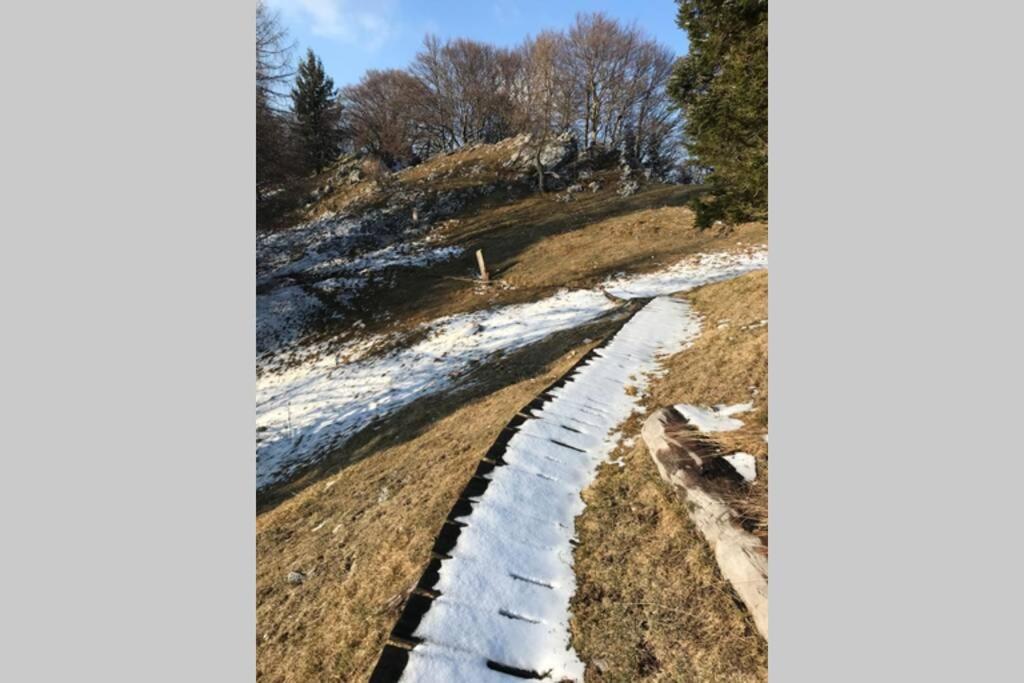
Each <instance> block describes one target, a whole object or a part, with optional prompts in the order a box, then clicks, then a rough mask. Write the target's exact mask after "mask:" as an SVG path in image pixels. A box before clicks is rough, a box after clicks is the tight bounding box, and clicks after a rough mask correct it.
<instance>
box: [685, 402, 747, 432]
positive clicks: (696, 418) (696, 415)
mask: <svg viewBox="0 0 1024 683" xmlns="http://www.w3.org/2000/svg"><path fill="white" fill-rule="evenodd" d="M753 407H754V404H753V403H737V404H736V405H732V406H726V405H718V406H715V407H714V408H705V407H703V406H691V405H688V404H686V403H677V404H676V405H675V406H674V408H675V409H676V410H677V411H678V412H679V414H680V415H682V416H683V417H685V418H686V419H687V421H688V422H689V423H690V424H692V425H693V426H694V427H696V428H697V429H698V430H700V431H702V432H732V431H735V430H737V429H739V428H740V427H742V426H743V421H742V420H738V419H736V418H735V417H732V416H733V415H736V414H737V413H745V412H747V411H749V410H751V409H752V408H753Z"/></svg>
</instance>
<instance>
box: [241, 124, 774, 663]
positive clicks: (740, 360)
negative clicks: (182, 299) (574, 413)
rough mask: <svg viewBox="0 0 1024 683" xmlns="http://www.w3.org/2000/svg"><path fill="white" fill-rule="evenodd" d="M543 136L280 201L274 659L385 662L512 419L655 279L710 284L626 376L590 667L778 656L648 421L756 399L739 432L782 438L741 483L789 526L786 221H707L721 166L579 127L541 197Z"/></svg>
mask: <svg viewBox="0 0 1024 683" xmlns="http://www.w3.org/2000/svg"><path fill="white" fill-rule="evenodd" d="M523 141H524V140H523V138H513V139H510V140H506V141H504V142H502V143H498V144H496V145H476V146H473V147H470V148H467V149H464V150H461V151H459V152H456V153H453V154H449V155H440V156H437V157H434V158H432V159H429V160H427V161H426V162H424V163H422V164H420V165H418V166H415V167H412V168H409V169H406V170H404V171H400V172H398V173H395V174H385V173H381V172H380V171H379V170H377V169H373V168H366V167H364V165H362V164H361V163H360V162H359V161H358V160H354V159H343V160H340V161H339V162H338V163H337V164H335V165H334V166H333V167H331V168H329V169H328V170H326V171H325V172H324V173H322V174H319V175H318V176H316V177H313V178H308V179H306V180H304V181H303V182H301V183H299V184H297V185H296V186H294V187H288V188H280V189H279V190H278V191H277V192H275V193H274V194H273V195H272V196H271V197H270V198H269V199H268V200H266V202H265V203H264V205H263V206H262V207H261V209H260V222H261V225H260V227H261V229H260V232H259V235H258V238H257V242H258V264H257V293H258V297H257V298H258V304H257V305H258V328H259V329H258V335H257V336H258V351H259V358H258V368H257V371H258V383H257V476H258V484H259V491H258V495H257V500H258V504H259V515H258V518H257V531H258V535H257V553H258V577H257V610H258V635H257V638H258V640H257V643H258V646H257V647H258V649H257V652H258V670H259V677H260V680H264V681H300V680H321V679H328V678H332V679H340V680H353V681H355V680H367V678H368V677H369V674H370V671H371V670H372V669H373V668H374V666H375V665H376V662H377V658H378V656H379V655H380V653H381V650H382V648H383V647H384V645H385V642H386V641H387V639H388V636H389V633H390V631H391V629H392V628H393V627H394V626H395V622H396V619H397V618H398V616H399V614H400V612H401V610H402V606H403V604H404V603H405V600H406V598H407V596H408V595H409V591H410V590H411V588H412V587H413V585H414V584H416V582H417V580H418V579H419V578H420V574H421V573H422V572H423V570H424V567H425V566H426V564H427V561H428V560H429V558H430V552H431V547H432V545H433V544H434V541H435V535H436V534H437V531H438V529H439V528H441V527H442V523H443V522H444V520H445V518H446V516H447V515H448V512H449V509H451V507H452V504H453V502H455V500H456V499H457V498H458V495H459V491H460V490H461V489H462V488H463V486H465V484H466V481H467V480H469V478H470V476H471V475H472V473H473V471H474V470H475V469H477V465H478V462H479V461H480V458H481V456H483V455H484V454H485V453H486V452H488V449H489V447H490V446H491V444H492V442H494V440H495V438H496V437H497V436H498V435H499V433H502V432H503V427H504V426H505V425H506V424H508V423H509V421H510V420H511V419H512V418H513V417H514V416H515V415H516V414H517V412H519V411H520V409H521V407H522V406H524V405H527V404H529V403H530V402H531V401H532V400H533V399H534V398H535V397H536V396H537V394H538V393H539V392H541V391H542V390H544V388H545V387H547V386H548V385H550V384H551V383H552V382H553V381H554V380H555V379H557V378H559V377H561V376H562V375H563V374H564V373H565V372H566V371H568V370H569V369H570V368H571V367H572V366H573V365H574V363H576V362H577V361H578V360H579V359H580V358H581V357H583V355H584V354H586V353H587V352H588V351H590V350H591V349H593V348H594V347H595V346H597V345H599V344H602V343H603V342H604V340H607V339H610V338H611V337H613V336H614V335H615V334H616V333H617V331H618V330H620V329H627V328H628V324H629V323H628V321H629V320H630V319H632V317H633V316H636V315H638V313H637V312H638V311H639V310H641V308H642V307H643V306H644V302H646V301H647V300H648V299H649V297H656V296H658V297H664V296H666V295H671V294H673V293H676V292H686V291H688V290H693V291H692V292H691V293H690V294H687V295H686V298H687V300H688V301H689V304H688V308H687V311H688V312H687V313H686V315H687V316H688V318H687V320H690V321H691V322H690V323H687V324H688V325H691V327H692V329H693V334H694V335H695V336H694V337H693V338H692V339H690V340H689V341H686V342H685V344H684V345H683V347H682V350H679V351H678V352H675V353H674V355H671V356H669V357H668V358H666V359H664V360H659V361H658V363H659V367H661V368H662V369H661V370H660V371H659V372H655V374H654V375H653V376H652V377H651V379H650V380H649V381H647V380H644V381H642V382H641V381H640V379H638V378H635V377H633V375H631V374H630V373H629V372H627V373H626V375H629V379H628V381H629V382H632V381H636V382H639V384H637V385H636V387H635V388H633V389H629V391H631V392H633V393H632V394H629V395H636V397H637V398H636V400H637V401H639V403H638V408H637V410H638V411H641V412H638V413H636V414H634V415H633V417H630V418H629V419H627V420H626V421H625V422H623V423H622V424H620V425H618V427H617V429H616V430H614V431H615V439H614V440H612V441H607V443H608V449H609V451H608V452H610V453H611V449H612V448H614V453H611V459H612V460H616V461H617V463H618V464H612V465H601V466H600V467H598V468H597V469H596V470H594V474H596V479H594V481H593V483H591V484H590V485H589V486H587V484H586V482H587V481H589V479H587V478H586V477H585V478H584V479H581V480H580V481H581V484H580V485H581V486H583V487H584V488H583V489H582V493H583V500H584V501H585V502H586V508H585V509H583V512H582V515H581V516H579V517H577V518H576V534H575V540H574V541H573V545H574V546H575V550H574V551H573V555H574V557H575V565H576V570H575V575H576V578H575V581H576V590H575V593H574V594H572V593H569V594H566V599H568V597H569V595H572V605H571V622H570V624H569V626H570V630H571V638H572V645H573V647H574V649H575V651H576V652H577V653H578V654H579V656H580V658H581V660H582V661H583V663H584V664H586V678H587V680H648V679H649V680H655V679H659V678H660V679H664V680H679V679H684V680H689V679H704V680H707V679H708V678H709V677H711V678H715V679H719V678H727V679H733V680H761V679H763V678H765V676H766V665H765V652H766V647H765V644H764V642H763V640H761V639H760V638H759V636H758V635H757V633H756V631H755V630H754V629H753V627H752V625H751V622H750V618H749V615H746V614H745V612H744V610H743V609H742V608H741V607H738V606H737V604H736V603H735V602H734V599H733V597H732V594H731V591H730V589H729V587H728V585H727V584H725V583H724V582H723V581H722V579H721V578H720V577H718V576H717V573H716V571H717V570H716V567H715V565H714V559H713V558H712V557H711V556H710V554H709V551H708V549H707V547H706V546H705V545H704V544H703V543H702V542H701V541H700V539H699V537H697V536H696V535H695V533H694V531H693V530H692V528H689V527H688V521H687V519H686V512H685V508H684V506H683V505H682V503H681V502H680V501H679V500H678V498H677V497H676V495H675V494H673V492H672V490H671V489H670V488H668V487H667V486H666V485H665V484H663V482H661V480H660V479H658V476H657V472H656V471H654V467H653V464H652V462H651V460H650V457H649V456H648V455H647V454H646V452H645V451H644V448H643V444H642V443H640V442H639V440H638V439H637V433H638V431H639V422H638V419H639V418H640V417H642V416H643V414H644V412H643V411H646V410H649V409H651V408H652V407H654V406H655V405H671V404H673V403H682V402H686V403H687V404H693V405H698V406H715V405H718V404H739V403H744V402H751V401H752V402H753V403H754V406H753V407H752V409H751V412H749V413H747V414H745V415H743V416H741V417H742V418H743V421H744V422H745V425H746V426H745V427H744V428H743V429H741V430H738V431H735V432H728V433H725V434H723V435H722V436H721V437H717V436H716V437H715V438H716V439H718V440H719V441H721V443H722V444H723V445H724V446H725V447H727V448H730V449H736V450H738V449H740V448H742V449H743V450H744V451H745V452H746V453H750V454H752V456H753V457H754V458H755V459H756V462H757V466H758V470H757V473H758V477H757V478H756V479H755V480H754V481H753V482H752V483H751V485H750V486H748V487H745V488H744V489H743V495H742V496H738V497H737V498H736V499H735V500H734V501H733V502H734V503H735V505H736V506H737V508H738V509H740V510H741V512H742V513H743V515H744V518H745V520H746V522H745V523H746V524H747V525H748V526H749V527H750V528H752V529H756V530H758V532H759V533H762V534H764V535H766V533H767V520H766V510H764V509H763V500H764V497H763V493H764V491H766V482H767V477H766V474H767V444H766V439H765V438H763V437H764V435H765V433H766V428H767V412H766V400H767V386H766V347H767V328H766V327H765V326H764V324H763V322H762V321H764V320H765V319H766V317H767V316H766V311H765V307H766V304H765V302H766V299H765V296H764V295H765V292H766V291H767V290H766V287H767V278H766V277H765V274H764V273H763V272H760V273H759V272H753V271H757V270H760V269H763V268H764V266H765V264H766V254H765V246H766V241H767V227H766V226H765V225H764V224H758V223H750V224H743V225H739V226H730V227H726V226H717V227H715V228H711V229H708V230H703V231H700V230H697V229H696V228H695V227H694V222H693V213H692V212H691V210H690V209H689V208H688V207H687V205H686V204H687V202H688V201H689V200H690V199H691V198H692V197H693V196H694V195H695V194H696V193H698V192H699V188H695V187H692V186H680V185H671V184H663V183H659V182H657V181H655V180H652V179H646V178H644V177H643V175H642V174H641V173H640V172H639V171H635V170H634V171H626V170H624V169H623V168H621V167H620V166H618V165H617V163H616V161H615V159H614V158H612V157H610V156H609V157H607V158H604V159H600V160H597V161H596V162H587V163H580V162H577V161H574V159H575V158H576V154H575V151H576V150H575V149H574V146H573V144H572V141H571V140H568V139H563V140H559V141H557V142H555V143H553V144H552V146H551V148H550V149H548V150H546V151H545V155H544V158H545V166H546V168H547V172H548V178H547V182H548V185H549V186H550V187H551V188H552V191H551V192H548V193H546V194H541V193H538V192H537V191H536V190H535V183H536V178H535V176H534V175H532V173H531V169H530V166H529V164H528V163H525V160H524V158H523V155H522V153H521V150H522V145H523ZM478 249H479V250H482V251H483V254H484V257H485V259H486V264H487V268H488V271H489V273H490V281H489V282H488V283H486V284H485V283H482V282H480V281H478V273H477V266H476V260H475V256H474V254H475V252H476V251H477V250H478ZM745 273H749V274H745ZM719 281H721V282H719ZM715 282H719V284H712V283H715ZM624 325H626V326H627V328H624V327H623V326H624ZM652 334H653V332H652ZM624 377H625V375H624ZM627 388H628V387H627ZM627 393H628V392H627ZM631 400H632V399H631ZM573 438H575V437H573ZM602 438H603V437H602ZM609 438H611V437H609ZM602 443H604V441H602ZM602 448H604V447H602ZM602 452H604V451H602ZM602 459H607V458H602ZM595 462H596V461H595ZM590 476H592V475H587V477H590ZM574 495H575V496H576V498H577V499H578V497H579V493H576V494H574ZM569 519H570V520H571V519H572V517H570V518H569ZM625 558H628V560H625ZM292 572H298V573H299V574H300V575H301V577H302V578H301V579H299V578H297V577H294V576H293V581H289V580H288V577H289V575H290V573H292ZM680 633H682V634H683V635H680ZM510 680H512V679H510Z"/></svg>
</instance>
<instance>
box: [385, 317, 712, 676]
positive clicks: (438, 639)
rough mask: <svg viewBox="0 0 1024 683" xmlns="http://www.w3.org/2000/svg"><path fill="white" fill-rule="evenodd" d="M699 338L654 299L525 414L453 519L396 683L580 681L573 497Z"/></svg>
mask: <svg viewBox="0 0 1024 683" xmlns="http://www.w3.org/2000/svg"><path fill="white" fill-rule="evenodd" d="M699 331H700V323H699V321H698V318H697V316H696V315H694V314H693V313H692V311H691V309H690V307H689V305H688V304H687V303H685V302H683V301H679V300H676V299H670V298H657V299H654V300H653V301H651V302H650V303H649V304H647V306H645V307H644V308H643V309H642V310H640V311H639V312H638V313H637V314H636V315H635V316H633V318H632V319H631V320H630V321H629V322H627V323H626V324H625V325H624V326H623V327H622V329H621V330H620V331H619V332H618V333H617V334H616V335H615V336H614V338H613V339H612V340H611V341H610V342H609V343H608V344H607V345H606V346H604V347H602V348H601V349H600V350H599V351H598V352H597V354H596V356H595V357H594V358H593V359H591V360H589V361H587V362H586V363H584V364H583V365H581V366H580V367H579V368H578V369H577V370H576V371H575V373H574V374H573V375H572V376H571V378H570V379H569V381H568V382H567V383H566V384H564V385H563V386H561V387H558V388H556V389H554V390H553V391H552V392H551V393H552V395H553V397H554V398H553V399H552V400H551V401H549V402H547V403H545V404H544V405H543V406H542V407H540V408H538V409H536V410H534V411H532V417H533V419H530V420H527V421H526V422H524V423H523V424H522V425H521V426H520V427H519V430H518V432H517V433H516V434H515V435H514V436H513V437H512V438H511V439H510V440H509V442H508V446H507V450H506V452H505V455H504V460H505V462H506V464H505V465H504V466H501V467H497V468H495V469H494V470H493V471H492V472H491V473H490V474H489V475H487V476H488V478H489V479H490V484H489V486H488V487H487V489H486V490H485V491H484V493H483V494H482V495H481V496H480V497H479V498H478V499H477V500H476V502H475V503H474V505H473V509H472V513H471V514H468V515H466V516H465V517H462V518H460V520H459V521H461V522H464V523H465V524H466V526H465V527H463V528H462V530H461V533H460V534H459V537H458V541H457V542H456V544H455V547H454V549H453V550H452V551H451V558H450V559H447V560H444V561H443V562H442V563H441V569H440V575H439V579H438V582H437V584H436V585H435V586H434V587H435V588H436V589H437V590H439V591H440V593H441V595H440V597H438V598H437V599H435V600H434V601H433V603H432V605H431V607H430V609H429V610H427V612H426V614H425V615H424V616H423V619H422V620H421V621H420V623H419V626H418V627H417V629H416V631H415V635H416V637H418V638H422V639H423V640H424V643H423V644H421V645H418V646H417V647H416V648H415V649H413V650H412V651H411V652H410V654H409V661H408V664H407V665H406V667H405V671H404V673H403V676H402V678H401V680H402V681H430V682H434V681H450V682H452V683H460V682H466V683H470V682H472V683H475V682H477V681H491V680H494V681H506V680H509V679H508V678H506V677H505V676H502V675H500V674H498V673H497V672H495V671H492V670H490V669H488V668H487V666H486V663H487V661H488V660H491V661H494V662H498V663H500V664H503V665H506V666H512V667H517V668H520V669H526V670H531V671H536V672H541V673H547V677H548V678H550V679H551V680H556V681H560V680H566V679H568V680H574V681H582V680H583V670H584V666H583V663H582V662H581V661H580V660H579V658H578V657H577V655H576V653H575V651H573V649H572V647H571V645H570V641H569V599H570V598H571V596H572V594H573V593H574V592H575V589H576V579H575V576H574V574H573V568H572V563H573V557H572V544H571V541H572V540H573V538H574V530H573V529H574V520H575V518H576V516H577V515H579V514H580V513H581V512H582V511H583V508H584V503H583V500H582V498H581V497H580V492H581V491H582V490H583V489H584V488H585V487H586V486H587V485H588V484H589V483H590V482H591V480H592V479H593V478H594V476H595V473H596V469H597V467H598V465H599V464H600V463H601V462H603V461H605V460H606V459H607V458H608V456H609V455H610V454H611V452H612V451H613V450H614V449H615V446H616V443H617V442H618V435H617V434H613V433H611V430H612V429H613V428H614V427H615V426H616V425H618V424H619V423H620V422H622V421H623V420H625V419H626V418H628V417H629V415H630V413H632V412H633V410H634V409H635V407H636V406H637V405H638V404H639V400H640V397H641V395H642V394H643V391H644V389H645V387H646V383H647V376H648V375H649V374H650V373H652V372H653V371H655V370H656V369H657V365H658V358H659V356H660V355H662V354H668V353H674V352H676V351H678V350H680V349H681V348H683V346H684V345H685V344H686V343H687V342H688V341H690V340H692V339H693V338H694V337H696V335H697V334H698V333H699ZM566 426H571V427H572V429H571V430H570V429H566V428H565V427H566Z"/></svg>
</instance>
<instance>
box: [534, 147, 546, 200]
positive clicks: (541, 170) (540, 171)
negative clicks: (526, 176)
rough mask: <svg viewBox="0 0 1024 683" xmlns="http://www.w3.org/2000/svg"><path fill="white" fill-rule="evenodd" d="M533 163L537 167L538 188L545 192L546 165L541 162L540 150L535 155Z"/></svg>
mask: <svg viewBox="0 0 1024 683" xmlns="http://www.w3.org/2000/svg"><path fill="white" fill-rule="evenodd" d="M533 163H534V165H535V166H536V167H537V188H538V189H539V190H540V191H541V192H544V165H543V164H541V163H540V152H537V154H536V155H534V157H533Z"/></svg>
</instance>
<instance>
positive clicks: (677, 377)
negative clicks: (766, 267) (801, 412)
mask: <svg viewBox="0 0 1024 683" xmlns="http://www.w3.org/2000/svg"><path fill="white" fill-rule="evenodd" d="M688 298H689V299H690V301H691V302H692V303H693V305H694V308H695V309H696V310H697V312H699V313H700V314H701V315H702V316H703V318H704V325H703V330H702V332H701V335H700V337H699V338H698V339H697V341H696V342H694V344H693V346H692V347H691V348H689V349H687V350H686V351H683V352H682V353H679V354H676V355H675V356H673V357H671V358H669V359H667V360H666V361H665V367H666V369H667V373H666V374H665V376H664V377H662V378H660V379H659V380H658V381H656V382H654V383H653V385H652V387H651V394H650V398H649V402H650V404H651V405H656V406H663V405H671V404H674V403H691V404H700V405H716V404H718V403H728V404H733V403H746V402H751V403H753V404H754V409H753V410H752V411H751V412H749V413H744V414H742V415H737V417H738V418H740V419H741V420H742V421H743V428H742V429H739V430H737V431H735V432H719V433H716V434H714V435H713V438H714V439H715V440H716V441H717V442H718V443H719V444H720V445H721V446H722V448H723V449H726V450H727V451H732V450H741V451H746V452H747V453H750V454H751V455H753V456H754V458H755V459H756V460H757V480H756V481H754V482H753V483H752V484H750V485H749V487H748V491H747V493H746V494H745V495H743V496H737V497H733V498H732V499H730V501H729V502H730V503H731V504H732V505H733V506H734V507H735V508H736V509H737V510H738V511H739V512H740V513H741V514H742V515H744V516H745V518H746V521H747V523H748V525H749V526H750V527H751V530H752V531H754V532H755V533H757V534H759V535H760V536H761V537H762V538H764V540H765V541H766V542H767V540H768V444H767V443H766V442H765V440H764V436H765V435H766V434H767V433H768V326H767V325H762V324H761V321H763V320H767V319H768V273H767V272H765V271H761V272H756V273H750V274H748V275H745V276H743V277H740V278H737V279H735V280H730V281H728V282H721V283H718V284H714V285H709V286H707V287H703V288H701V289H699V290H697V291H696V292H694V293H693V294H692V295H691V296H689V297H688ZM720 321H728V322H727V323H725V324H724V325H723V326H722V327H719V326H718V325H719V323H720Z"/></svg>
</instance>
